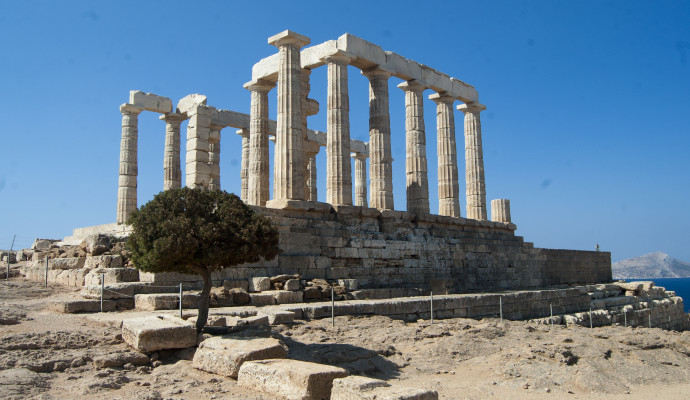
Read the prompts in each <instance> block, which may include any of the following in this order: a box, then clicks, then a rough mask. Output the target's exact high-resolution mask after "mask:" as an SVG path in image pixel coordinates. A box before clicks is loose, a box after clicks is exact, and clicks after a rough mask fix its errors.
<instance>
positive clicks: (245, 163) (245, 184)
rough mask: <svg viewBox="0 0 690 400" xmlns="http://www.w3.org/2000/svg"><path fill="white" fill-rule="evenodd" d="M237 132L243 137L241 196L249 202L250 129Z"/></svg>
mask: <svg viewBox="0 0 690 400" xmlns="http://www.w3.org/2000/svg"><path fill="white" fill-rule="evenodd" d="M237 134H238V135H240V136H241V137H242V163H241V164H240V198H241V199H242V201H244V202H245V203H246V202H247V192H248V188H249V181H248V179H247V177H248V175H249V129H239V130H238V131H237Z"/></svg>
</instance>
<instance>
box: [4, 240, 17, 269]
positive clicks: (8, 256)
mask: <svg viewBox="0 0 690 400" xmlns="http://www.w3.org/2000/svg"><path fill="white" fill-rule="evenodd" d="M16 238H17V235H16V234H15V235H14V236H13V237H12V246H10V252H9V253H7V276H6V277H5V280H9V279H10V257H12V250H13V249H14V239H16ZM15 261H17V260H15Z"/></svg>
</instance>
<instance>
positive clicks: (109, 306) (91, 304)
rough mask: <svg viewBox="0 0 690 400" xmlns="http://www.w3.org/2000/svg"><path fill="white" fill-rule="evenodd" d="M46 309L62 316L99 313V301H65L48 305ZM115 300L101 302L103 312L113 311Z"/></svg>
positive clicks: (115, 306)
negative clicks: (62, 314)
mask: <svg viewBox="0 0 690 400" xmlns="http://www.w3.org/2000/svg"><path fill="white" fill-rule="evenodd" d="M48 309H49V310H51V311H56V312H59V313H64V314H75V313H96V312H101V301H100V300H65V301H56V302H53V303H50V304H49V305H48ZM116 309H117V302H116V301H115V300H103V311H115V310H116Z"/></svg>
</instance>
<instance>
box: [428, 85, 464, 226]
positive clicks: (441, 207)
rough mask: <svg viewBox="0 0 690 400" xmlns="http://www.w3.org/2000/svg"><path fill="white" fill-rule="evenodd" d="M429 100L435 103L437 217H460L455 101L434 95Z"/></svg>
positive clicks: (442, 95)
mask: <svg viewBox="0 0 690 400" xmlns="http://www.w3.org/2000/svg"><path fill="white" fill-rule="evenodd" d="M429 99H431V100H433V101H434V102H435V103H436V126H437V127H438V128H437V144H436V149H437V150H436V151H437V154H438V215H446V216H449V217H460V185H459V182H458V154H457V148H456V143H455V116H454V115H453V102H454V101H455V99H454V98H453V97H451V96H448V95H445V94H439V93H435V94H432V95H431V96H429Z"/></svg>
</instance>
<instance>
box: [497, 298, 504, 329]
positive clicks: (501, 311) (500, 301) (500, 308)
mask: <svg viewBox="0 0 690 400" xmlns="http://www.w3.org/2000/svg"><path fill="white" fill-rule="evenodd" d="M498 312H499V314H500V317H501V323H503V296H499V298H498Z"/></svg>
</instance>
